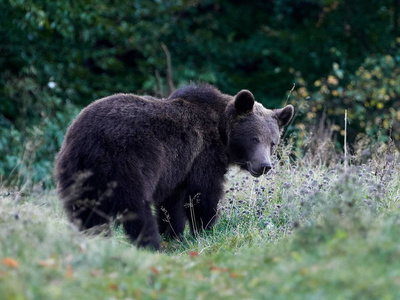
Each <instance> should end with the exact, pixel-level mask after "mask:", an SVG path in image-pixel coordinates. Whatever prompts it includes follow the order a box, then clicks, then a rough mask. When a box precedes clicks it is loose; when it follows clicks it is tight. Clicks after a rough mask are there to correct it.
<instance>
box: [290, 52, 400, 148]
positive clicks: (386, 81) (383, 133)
mask: <svg viewBox="0 0 400 300" xmlns="http://www.w3.org/2000/svg"><path fill="white" fill-rule="evenodd" d="M332 69H333V70H332V71H331V74H330V75H328V76H327V77H325V78H321V79H319V80H317V81H315V82H314V83H313V84H307V82H306V81H305V80H303V79H302V78H301V77H300V78H299V79H298V81H299V82H300V83H301V85H302V87H300V88H299V89H298V90H297V91H296V92H295V93H294V96H295V97H297V101H298V102H299V103H302V105H301V113H303V114H304V116H306V118H304V120H307V122H308V124H307V125H306V126H305V127H309V126H310V124H311V123H313V122H314V123H315V122H318V120H321V116H325V118H326V119H325V121H326V122H327V123H328V124H329V127H331V129H332V131H336V132H337V133H339V134H340V135H341V136H343V135H344V115H345V110H347V113H348V120H349V126H348V133H347V134H348V138H349V141H350V143H351V144H354V142H356V143H357V142H360V141H361V142H362V140H365V138H367V139H369V140H371V139H372V140H374V141H377V140H379V141H381V142H389V141H393V142H394V143H395V145H396V146H397V147H399V146H400V102H399V101H398V99H399V97H400V53H399V52H398V51H395V54H394V55H389V54H386V55H372V56H369V57H367V58H366V59H365V61H364V62H363V63H362V64H361V65H360V67H358V68H357V70H356V71H355V72H354V73H346V72H345V71H344V70H342V69H341V68H340V66H339V64H337V63H334V64H333V68H332ZM315 89H316V91H313V90H315ZM304 97H307V98H306V99H304ZM295 126H296V127H297V128H298V129H299V130H301V128H305V127H303V126H304V124H302V123H299V124H296V125H295ZM303 134H304V133H303ZM355 147H357V145H355Z"/></svg>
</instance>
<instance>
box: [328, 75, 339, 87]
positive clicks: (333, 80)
mask: <svg viewBox="0 0 400 300" xmlns="http://www.w3.org/2000/svg"><path fill="white" fill-rule="evenodd" d="M328 83H329V84H331V85H338V84H339V80H338V79H337V78H336V77H335V76H333V75H329V76H328Z"/></svg>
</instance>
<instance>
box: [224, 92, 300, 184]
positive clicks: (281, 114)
mask: <svg viewBox="0 0 400 300" xmlns="http://www.w3.org/2000/svg"><path fill="white" fill-rule="evenodd" d="M293 113H294V108H293V106H292V105H287V106H286V107H284V108H281V109H276V110H270V109H266V108H265V107H264V106H262V105H261V104H260V103H258V102H256V101H255V100H254V96H253V94H252V93H251V92H249V91H247V90H242V91H240V92H239V93H238V94H237V95H236V96H235V97H233V99H232V101H231V102H230V103H229V105H228V107H227V109H226V114H227V116H228V120H229V121H228V126H227V129H228V130H227V138H228V151H229V160H230V162H231V163H234V164H237V165H239V166H240V167H241V168H242V169H245V170H247V171H249V172H250V174H251V175H252V176H255V177H259V176H261V175H262V174H266V173H267V172H268V171H269V170H270V169H271V167H272V165H271V154H272V153H273V152H274V151H275V149H276V146H277V145H278V143H279V140H280V136H281V133H282V129H283V127H284V126H285V125H287V124H288V123H289V121H290V120H291V119H292V117H293Z"/></svg>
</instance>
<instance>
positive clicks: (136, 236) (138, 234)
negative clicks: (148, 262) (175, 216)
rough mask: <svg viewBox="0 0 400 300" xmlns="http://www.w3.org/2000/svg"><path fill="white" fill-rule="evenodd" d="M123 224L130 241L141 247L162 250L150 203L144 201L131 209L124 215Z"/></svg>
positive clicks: (125, 211)
mask: <svg viewBox="0 0 400 300" xmlns="http://www.w3.org/2000/svg"><path fill="white" fill-rule="evenodd" d="M121 218H122V220H121V223H122V225H123V226H124V230H125V232H126V234H127V235H128V236H129V238H130V240H131V241H132V242H133V243H135V244H137V245H138V246H139V247H145V248H151V249H154V250H158V249H160V238H159V234H158V229H157V223H156V220H155V218H154V216H153V214H152V211H151V207H150V203H149V202H146V201H143V202H142V203H141V205H140V206H137V207H129V208H127V209H126V210H124V212H123V213H122V217H121Z"/></svg>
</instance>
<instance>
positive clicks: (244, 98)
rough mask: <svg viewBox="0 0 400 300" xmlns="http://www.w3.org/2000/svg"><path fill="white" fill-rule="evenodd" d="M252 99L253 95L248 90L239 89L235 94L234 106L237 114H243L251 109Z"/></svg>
mask: <svg viewBox="0 0 400 300" xmlns="http://www.w3.org/2000/svg"><path fill="white" fill-rule="evenodd" d="M254 101H255V100H254V96H253V94H252V93H251V92H250V91H248V90H241V91H240V92H239V93H238V94H237V95H236V96H235V108H236V110H237V112H238V114H239V115H240V114H244V113H247V112H250V111H251V110H253V106H254Z"/></svg>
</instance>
